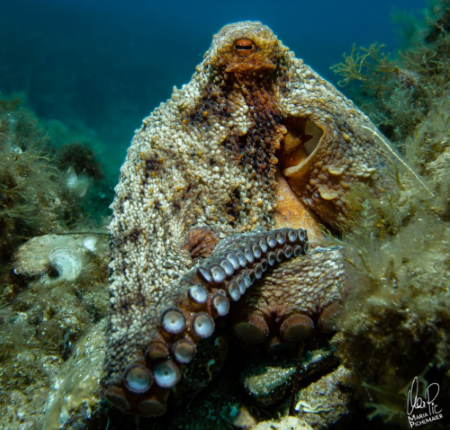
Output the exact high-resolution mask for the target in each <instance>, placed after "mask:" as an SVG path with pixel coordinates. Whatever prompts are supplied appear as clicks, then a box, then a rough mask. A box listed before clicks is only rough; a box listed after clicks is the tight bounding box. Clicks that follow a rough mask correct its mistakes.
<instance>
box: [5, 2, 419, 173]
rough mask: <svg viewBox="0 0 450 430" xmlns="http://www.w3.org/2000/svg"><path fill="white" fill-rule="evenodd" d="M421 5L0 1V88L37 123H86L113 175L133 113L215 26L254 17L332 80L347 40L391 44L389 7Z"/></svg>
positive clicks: (190, 58)
mask: <svg viewBox="0 0 450 430" xmlns="http://www.w3.org/2000/svg"><path fill="white" fill-rule="evenodd" d="M425 6H426V3H425V0H395V1H388V0H378V1H376V2H375V1H354V0H351V1H350V0H349V1H339V0H316V1H314V0H309V1H307V0H303V1H302V0H278V1H264V0H258V1H256V0H255V1H250V0H247V1H233V0H232V1H213V0H209V1H203V0H198V1H187V0H185V1H176V0H171V1H146V0H127V1H125V0H115V1H112V0H111V1H105V0H90V1H88V0H77V1H75V0H58V1H57V0H46V1H44V0H40V1H36V0H8V1H5V0H0V92H1V93H2V94H3V95H8V94H11V93H14V92H23V93H25V94H26V98H27V102H28V104H29V105H30V106H31V107H32V108H33V109H34V110H35V111H36V113H37V114H38V115H39V116H40V117H41V118H43V119H44V120H50V119H58V120H60V121H62V122H64V123H65V124H67V125H69V126H70V127H73V128H77V127H78V128H80V127H81V128H82V127H87V128H88V129H91V130H92V131H93V133H95V136H96V137H97V139H98V140H100V141H102V142H103V147H102V148H96V150H98V152H99V153H100V155H101V157H102V161H103V162H104V163H105V164H106V165H108V166H109V170H110V173H111V174H112V175H114V176H116V175H117V173H118V168H119V166H120V165H121V163H122V162H123V159H124V157H125V151H126V148H127V147H128V145H129V142H130V139H131V138H132V135H133V131H134V130H135V129H136V128H138V127H139V125H140V122H141V120H142V118H143V117H144V116H146V115H148V114H149V113H150V112H151V111H152V110H153V109H154V108H155V106H157V105H158V104H159V103H161V102H162V101H164V100H166V99H167V98H169V97H170V95H171V92H172V88H173V86H174V85H175V86H177V87H180V86H181V85H182V84H184V83H186V82H188V81H189V80H190V77H191V76H192V74H193V73H194V71H195V66H196V65H197V64H198V63H200V62H201V61H202V56H203V54H204V52H205V51H206V50H207V49H208V47H209V46H210V43H211V38H212V35H213V34H215V33H217V32H218V31H219V30H220V28H221V27H222V26H224V25H225V24H228V23H232V22H236V21H242V20H259V21H261V22H263V23H264V24H266V25H268V26H269V27H270V28H271V29H272V30H273V31H274V32H275V34H276V35H278V37H279V38H280V39H281V40H282V41H283V43H284V44H285V45H287V46H288V47H290V48H291V49H292V50H293V51H294V52H295V54H296V55H297V57H300V58H303V59H304V60H305V62H306V63H307V64H309V65H311V66H312V67H313V68H314V69H315V70H316V71H318V72H319V73H320V74H322V75H323V76H324V77H325V78H327V79H329V80H331V81H333V82H336V81H337V80H338V79H337V77H336V76H335V75H334V74H333V72H331V71H330V66H332V65H333V64H335V63H337V62H339V61H341V59H342V53H343V52H347V53H348V52H349V51H350V50H351V47H352V44H353V43H356V44H357V45H363V46H369V45H370V44H372V43H374V42H378V43H384V44H386V45H387V49H388V50H395V49H397V48H398V44H399V39H400V38H399V36H398V34H397V33H396V26H395V25H394V24H393V23H392V20H391V14H392V12H393V10H394V8H396V9H399V10H403V11H411V12H413V13H414V14H416V15H420V11H421V10H424V9H425ZM397 30H398V29H397Z"/></svg>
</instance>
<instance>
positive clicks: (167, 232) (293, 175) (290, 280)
mask: <svg viewBox="0 0 450 430" xmlns="http://www.w3.org/2000/svg"><path fill="white" fill-rule="evenodd" d="M377 133H378V132H377V131H376V129H375V127H374V126H373V125H372V124H371V123H370V121H369V120H368V118H367V117H366V116H365V115H364V114H362V113H361V112H360V111H359V110H358V109H357V108H356V107H355V106H354V105H353V103H352V102H351V101H349V100H347V99H346V98H345V97H344V96H343V95H341V94H340V93H339V92H338V91H337V90H336V89H335V88H334V87H333V86H332V85H331V84H329V83H328V82H326V81H324V80H323V79H322V78H320V76H318V75H317V74H316V73H315V72H314V71H312V70H311V69H310V68H309V67H308V66H305V65H304V64H303V62H302V61H301V60H298V59H296V58H295V57H294V54H293V53H292V52H290V51H289V50H288V48H286V47H285V46H283V45H282V44H281V42H279V41H278V39H277V38H276V37H275V36H274V35H273V33H272V32H271V31H270V29H268V28H267V27H265V26H263V25H262V24H260V23H253V22H244V23H238V24H234V25H229V26H226V27H224V28H223V29H222V30H221V31H220V33H219V34H218V35H216V36H215V37H214V41H213V44H212V46H211V48H210V50H209V51H208V52H207V53H206V54H205V57H204V61H203V62H202V63H201V64H200V65H199V66H198V67H197V72H196V73H195V74H194V76H193V77H192V80H191V82H190V83H189V84H187V85H184V86H183V88H182V89H181V90H176V89H175V90H174V93H173V95H172V98H171V99H170V100H168V101H167V102H166V103H163V104H161V106H160V107H158V108H157V109H155V111H154V112H153V113H152V114H151V115H150V116H149V117H148V118H146V119H145V120H144V122H143V125H142V127H141V128H140V129H139V130H138V131H137V132H136V135H135V138H134V140H133V142H132V145H131V147H130V148H129V150H128V156H127V160H126V162H125V164H124V165H123V166H122V169H121V180H120V183H119V185H118V186H117V187H116V198H115V200H114V202H113V204H112V209H113V213H114V215H113V219H112V222H111V224H110V231H111V235H112V241H111V253H112V261H111V263H110V268H111V282H110V291H111V300H110V302H111V316H110V321H109V329H108V350H107V359H106V363H105V378H104V380H103V388H104V395H105V397H106V398H107V399H108V400H109V401H111V403H113V404H114V405H116V406H118V407H120V408H121V409H123V410H125V411H126V412H130V413H136V414H141V415H159V414H162V413H164V412H165V410H166V400H167V398H168V395H169V393H170V390H171V389H172V388H173V387H174V386H176V383H177V382H178V379H179V378H180V376H181V372H182V366H183V365H184V362H187V361H188V359H191V358H192V354H194V355H195V350H196V347H197V345H198V342H199V340H200V338H201V337H202V336H200V335H199V333H203V334H204V332H203V331H202V330H206V331H207V329H208V327H209V326H208V324H209V325H211V321H212V324H213V325H214V321H213V319H214V318H218V317H221V313H220V312H219V311H218V309H219V308H218V307H217V306H216V308H214V306H213V305H212V301H213V297H215V296H216V295H217V294H222V297H227V301H228V302H233V301H234V298H233V294H234V293H233V294H232V293H230V291H229V288H231V287H229V284H230V283H231V282H232V281H233V279H234V278H235V277H236V276H237V274H241V272H242V271H243V270H249V271H253V274H251V273H250V274H249V276H250V277H255V273H256V272H257V271H258V272H259V271H260V268H257V267H256V266H255V265H256V264H262V263H261V262H259V261H260V260H261V259H266V260H268V259H269V257H268V255H266V251H264V249H262V250H261V254H262V255H261V256H260V257H257V256H255V255H253V258H254V259H256V261H255V262H253V263H251V262H249V261H248V262H247V263H248V264H250V266H251V267H249V268H246V269H243V268H242V267H241V268H240V269H236V270H238V272H237V274H233V275H227V278H226V279H225V280H224V281H222V280H220V282H218V284H220V285H219V286H217V285H216V284H217V282H216V280H215V281H214V282H212V281H208V279H207V278H208V276H210V277H211V276H213V275H212V273H211V271H210V270H212V268H213V266H214V265H216V266H217V263H218V262H223V258H225V257H224V255H222V254H221V253H223V252H225V251H226V252H227V253H230V252H231V253H233V252H234V251H236V250H238V249H241V248H242V246H244V245H245V244H246V243H247V244H250V245H251V246H253V245H255V243H256V242H258V243H259V241H260V240H266V241H267V239H268V235H269V233H268V232H270V231H273V230H274V229H275V228H280V227H295V228H298V227H299V225H298V222H299V221H298V220H299V219H302V222H304V223H306V225H307V226H308V227H307V228H308V232H309V231H311V232H312V233H314V234H312V236H314V240H317V239H318V238H320V237H319V236H320V234H319V233H317V231H318V230H317V229H316V227H315V226H316V225H317V223H316V217H317V216H318V217H320V218H321V219H322V220H323V221H324V222H326V223H327V224H329V225H330V226H333V227H335V228H340V226H341V225H342V223H345V220H346V218H347V217H348V215H349V214H348V208H346V206H345V202H344V201H343V196H345V193H346V192H347V190H348V189H349V187H350V186H351V185H352V184H354V183H360V182H362V183H365V184H368V185H369V186H370V187H371V188H372V189H373V190H374V192H375V193H378V192H381V191H382V189H383V187H385V186H386V181H385V180H384V177H380V173H381V170H380V167H381V166H384V165H386V164H388V162H389V158H388V156H387V155H386V154H385V153H384V152H383V150H382V146H380V139H379V138H377ZM294 206H295V209H293V208H294ZM307 207H308V208H310V210H312V211H313V213H310V211H309V209H308V208H307ZM299 214H300V215H299ZM292 231H297V230H280V231H278V233H280V234H282V235H284V236H285V240H286V241H288V235H289V234H290V235H291V236H292V237H293V234H294V233H292ZM300 231H303V230H298V232H300ZM248 232H252V233H251V234H250V235H249V236H246V235H245V234H246V233H248ZM276 233H277V232H274V234H276ZM298 234H300V233H298ZM220 240H222V241H221V242H219V244H218V245H217V247H216V244H217V242H218V241H220ZM280 240H281V239H280ZM297 240H298V242H295V243H294V242H292V249H291V250H290V249H285V247H286V246H290V245H289V243H287V242H286V243H283V244H281V243H278V244H277V245H275V247H276V249H275V251H277V252H278V251H280V252H281V251H282V254H280V255H281V257H280V258H278V259H277V260H279V261H275V262H274V266H273V267H274V268H273V269H271V268H270V267H269V268H267V269H265V270H263V271H262V274H261V276H262V275H263V274H264V275H266V276H265V277H263V279H262V280H261V281H259V282H258V284H257V290H258V291H260V294H263V295H264V294H266V295H268V296H270V297H269V300H268V301H266V300H264V301H263V302H267V304H266V305H264V304H262V305H258V303H257V302H258V300H259V299H258V297H257V294H256V293H255V294H256V296H255V295H253V293H252V295H251V296H250V299H249V301H248V303H247V302H246V303H244V304H242V305H240V306H242V315H241V317H243V318H244V321H242V320H236V321H235V322H234V326H233V329H234V331H235V333H236V335H237V336H238V337H240V338H241V340H243V341H246V342H249V343H261V342H269V343H270V342H271V341H270V339H278V338H281V341H283V342H287V343H289V342H291V343H293V342H296V341H297V340H298V339H300V338H301V337H303V336H304V335H307V334H308V333H309V332H310V331H311V330H312V329H313V327H314V326H316V325H317V324H319V326H320V325H323V326H324V327H325V326H327V323H326V321H327V319H328V318H322V319H323V320H324V321H325V323H323V322H322V323H321V320H320V319H321V314H323V313H324V314H325V316H326V315H328V314H332V313H333V312H332V311H330V310H329V309H328V307H329V306H328V305H332V304H333V303H334V302H336V301H339V299H340V288H341V287H342V282H343V272H342V261H341V256H340V253H339V251H338V250H323V249H315V250H314V252H313V253H311V254H310V255H308V256H306V257H301V256H300V257H297V258H295V255H294V248H295V247H296V246H297V247H298V246H300V247H303V248H304V246H305V244H306V239H305V238H303V239H302V238H300V237H299V238H298V239H297ZM249 241H250V242H249ZM255 241H256V242H255ZM303 248H302V250H301V254H303V253H304V249H303ZM224 250H225V251H224ZM252 252H253V251H252ZM267 252H268V251H267ZM299 252H300V251H298V249H297V252H296V253H295V254H297V255H298V254H299ZM211 253H212V254H211ZM256 253H257V254H258V252H256ZM291 254H292V256H291V257H289V256H290V255H291ZM235 256H236V254H235ZM205 258H207V259H206V260H204V259H205ZM230 258H231V260H230V261H232V260H233V258H232V257H230ZM284 259H288V260H289V261H292V263H287V262H286V263H282V261H283V260H284ZM258 262H259V263H258ZM280 262H281V264H280ZM223 264H225V263H223ZM278 264H280V265H279V267H278V268H276V267H277V266H278ZM194 265H195V266H194ZM225 265H226V264H225ZM199 267H203V268H205V270H206V271H207V272H208V273H209V275H208V273H206V275H205V272H203V275H202V274H201V273H200V272H198V268H199ZM225 269H229V267H228V266H227V267H222V269H217V267H216V269H215V270H216V272H215V273H216V278H217V279H221V276H222V273H221V270H222V271H223V270H225ZM230 273H231V272H230ZM286 274H287V275H286ZM285 275H286V276H285ZM233 277H234V278H233ZM283 277H285V280H284V281H283V280H282V279H283ZM265 278H267V280H266V279H265ZM299 279H300V280H301V282H300V285H299ZM252 282H253V280H252ZM280 282H281V283H282V284H283V286H282V288H281V290H282V291H283V293H282V295H281V297H280V298H279V300H278V296H277V294H279V293H277V291H280ZM302 283H303V286H302V285H301V284H302ZM193 285H200V286H201V287H200V288H197V289H195V290H190V288H191V287H192V286H193ZM266 286H267V292H266V290H265V288H266ZM303 287H304V289H302V288H303ZM202 288H204V289H205V291H206V292H207V297H208V298H207V299H206V302H205V303H201V304H200V305H199V306H197V307H196V305H195V304H194V302H195V300H193V299H192V297H191V298H189V294H190V293H189V291H191V293H192V294H193V295H194V296H195V297H194V298H198V297H202V294H203V293H204V290H202ZM218 290H223V293H221V292H220V291H218ZM250 290H252V287H250ZM225 291H226V293H225ZM272 291H273V292H274V295H273V297H271V294H272V293H271V292H272ZM224 294H225V295H224ZM246 296H247V295H244V298H245V297H246ZM303 301H304V304H302V303H303ZM260 302H261V300H260ZM278 302H286V307H285V308H283V309H281V308H280V306H278V304H277V303H278ZM221 303H222V304H221V305H220V306H221V307H220V309H222V310H223V308H224V307H225V308H226V304H223V301H222V302H221ZM239 303H240V302H239ZM299 304H300V305H299ZM168 312H169V313H168ZM170 312H171V313H170ZM227 312H228V311H227ZM199 313H201V314H202V318H203V320H202V324H200V325H198V324H197V325H196V323H195V321H194V317H195V316H196V315H198V314H199ZM166 314H167V315H168V316H167V319H166V320H164V318H166V317H165V315H166ZM223 315H225V312H224V313H223ZM239 317H240V316H239V315H238V317H237V318H238V319H239ZM290 317H292V318H291V319H289V318H290ZM233 318H235V315H234V316H233ZM270 319H271V321H272V322H270V321H269V320H270ZM163 321H165V324H166V329H164V327H163V326H164V324H163ZM197 322H198V320H197ZM264 324H266V325H264ZM328 325H329V324H328ZM172 329H173V330H174V331H175V333H171V332H170V330H172ZM182 339H185V341H184V343H183V344H182V346H180V343H177V342H178V341H180V340H182ZM277 342H278V341H277ZM269 347H270V345H269ZM177 353H178V357H179V358H180V357H181V358H180V359H177ZM186 357H187V358H186ZM186 360H187V361H186ZM183 361H184V362H183ZM160 364H164V365H163V366H162V367H160V368H159V367H158V366H159V365H160Z"/></svg>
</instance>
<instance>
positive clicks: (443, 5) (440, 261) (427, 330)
mask: <svg viewBox="0 0 450 430" xmlns="http://www.w3.org/2000/svg"><path fill="white" fill-rule="evenodd" d="M449 30H450V2H448V1H440V2H434V3H432V4H431V5H430V10H429V13H428V18H427V24H426V25H424V24H422V25H421V27H420V31H419V30H417V31H416V32H414V33H413V34H411V37H413V41H414V42H413V43H411V44H410V45H411V46H410V48H409V49H408V50H406V51H404V52H401V53H400V54H399V55H398V58H397V59H395V60H392V59H391V56H390V55H389V54H383V53H382V51H381V48H382V47H380V46H376V45H373V46H371V47H370V48H368V49H365V48H360V49H359V50H358V49H356V48H354V49H353V51H352V53H351V54H350V55H346V56H345V60H344V62H343V63H340V64H338V65H337V66H335V67H334V69H335V71H336V72H338V73H339V74H340V75H341V77H343V80H342V81H341V85H343V86H344V91H346V92H348V94H350V95H352V96H354V97H355V101H356V102H357V103H359V104H360V105H361V106H364V109H366V111H367V112H368V114H369V115H370V116H371V117H372V119H373V120H374V121H375V122H378V124H379V126H380V128H381V129H382V130H383V131H384V132H385V133H386V135H388V136H389V137H391V138H392V139H393V140H394V141H395V143H396V146H397V149H398V150H399V151H400V152H401V153H402V156H403V157H404V158H405V159H406V160H407V161H408V163H409V164H410V165H411V166H412V168H413V169H414V170H415V171H416V172H418V173H420V175H421V177H422V179H423V183H419V182H418V181H413V182H405V181H404V180H402V179H400V176H397V180H398V183H399V187H398V188H397V189H396V190H395V191H394V192H390V193H387V194H386V196H385V198H383V199H378V200H375V199H372V198H371V197H370V196H364V191H363V190H361V189H360V190H357V191H355V193H354V194H353V196H349V199H350V200H352V199H353V201H354V204H357V205H360V207H361V208H362V209H363V211H362V215H361V216H360V217H356V218H355V220H354V224H353V226H351V227H350V228H349V229H348V232H347V233H345V234H344V235H343V238H342V241H339V243H340V244H341V245H342V246H344V249H345V255H346V257H345V258H346V261H347V269H346V272H347V274H348V276H349V283H350V284H351V285H352V287H351V288H352V291H351V292H350V294H349V296H348V298H347V300H346V303H345V310H344V312H343V314H342V315H341V319H340V324H339V325H340V329H341V332H340V333H339V335H338V336H337V337H336V338H335V340H334V343H335V345H336V346H337V347H338V354H339V356H340V357H341V359H342V361H343V363H344V365H345V366H346V367H347V368H348V369H351V370H352V373H353V376H352V378H353V384H354V386H355V387H356V388H357V391H358V395H359V399H360V400H361V401H362V402H363V403H365V404H366V406H367V407H368V408H370V409H371V410H372V411H371V413H370V415H369V416H370V418H374V417H381V418H382V419H383V420H384V421H385V422H389V423H395V424H397V425H399V426H401V427H404V428H407V427H409V424H408V420H407V416H406V404H407V398H408V390H410V388H411V384H412V381H413V380H414V378H415V377H416V376H417V377H418V378H419V380H420V384H421V385H420V387H421V388H420V395H422V392H423V390H424V389H425V388H426V386H427V385H428V384H430V383H433V382H436V383H438V384H439V385H440V387H441V391H440V394H439V397H438V399H437V401H436V402H437V404H439V405H440V406H442V405H448V404H449V401H450V391H449V387H450V373H449V372H450V348H449V344H448V339H449V337H450V225H449V221H450V217H449V215H450V212H449V211H450V193H449V191H450V175H449V172H450V103H449V100H450V85H449V78H450V61H449V55H450V33H449ZM357 94H359V95H358V96H357V97H356V95H357ZM394 174H395V173H394ZM425 184H426V185H425ZM441 409H442V408H441ZM443 412H444V416H445V408H443ZM447 413H448V412H447ZM447 419H448V418H447ZM444 421H445V420H440V421H439V420H438V421H435V422H433V423H432V424H431V426H432V427H430V428H433V429H434V428H444V427H443V426H444V425H445V423H444Z"/></svg>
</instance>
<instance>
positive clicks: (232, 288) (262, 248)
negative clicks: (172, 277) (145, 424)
mask: <svg viewBox="0 0 450 430" xmlns="http://www.w3.org/2000/svg"><path fill="white" fill-rule="evenodd" d="M307 249H308V237H307V233H306V230H304V229H301V228H300V229H298V230H295V229H290V228H282V229H278V230H273V231H270V232H265V231H255V232H253V233H250V234H237V235H230V236H228V237H227V238H225V239H223V240H222V241H221V242H220V243H219V244H218V246H217V247H216V248H215V249H214V251H213V252H212V254H211V255H210V256H209V258H208V259H206V260H200V261H199V262H198V264H197V265H196V266H195V267H194V268H193V269H191V270H190V271H189V272H187V273H186V274H185V275H184V276H183V277H182V278H181V279H180V281H179V283H178V288H177V291H178V293H177V295H176V297H174V299H173V300H172V303H171V304H170V306H168V307H167V308H166V309H164V311H163V312H162V313H161V315H160V318H159V325H158V327H157V329H156V331H155V333H154V334H153V337H152V339H151V340H150V342H149V343H148V345H147V348H146V351H141V353H142V354H141V356H140V357H138V358H136V359H135V360H133V361H131V362H130V363H129V364H128V366H127V367H126V369H125V371H124V372H123V374H122V375H121V376H120V377H119V378H117V380H115V381H114V382H113V383H112V384H110V386H108V387H105V388H106V389H105V391H104V396H105V397H106V398H107V399H108V400H109V401H110V402H111V403H112V404H114V405H115V406H117V407H119V408H120V409H122V410H124V411H125V412H128V413H133V414H139V415H146V416H155V415H160V414H162V413H164V412H165V411H166V403H167V398H168V395H169V393H170V390H171V389H172V388H174V387H175V386H176V385H177V384H178V382H179V381H180V379H181V377H182V368H183V366H184V365H186V364H188V363H189V362H190V361H192V359H193V358H194V356H195V355H196V352H197V348H198V345H199V342H200V341H201V340H202V339H205V338H207V337H209V336H211V335H212V333H213V332H214V329H215V319H217V318H220V317H224V316H226V315H227V314H228V312H229V310H230V303H231V302H237V301H239V300H240V298H241V297H242V296H244V295H245V294H246V292H247V290H248V289H249V288H250V287H251V286H252V285H253V284H254V282H255V281H257V280H260V279H261V278H263V276H264V274H265V273H266V272H268V271H269V269H271V267H272V266H275V267H276V266H278V265H279V264H280V263H282V262H283V261H287V260H289V259H292V258H296V257H299V256H301V255H305V254H306V251H307ZM269 273H270V272H269ZM285 331H286V332H289V327H287V328H286V330H285ZM294 331H295V330H294ZM291 332H292V329H291ZM287 336H289V335H287ZM290 336H291V337H292V336H293V335H292V334H291V335H290Z"/></svg>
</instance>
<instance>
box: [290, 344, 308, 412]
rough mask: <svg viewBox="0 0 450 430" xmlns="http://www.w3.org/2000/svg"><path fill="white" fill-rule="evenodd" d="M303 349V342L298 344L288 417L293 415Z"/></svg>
mask: <svg viewBox="0 0 450 430" xmlns="http://www.w3.org/2000/svg"><path fill="white" fill-rule="evenodd" d="M304 347H305V344H304V343H303V342H300V345H299V346H298V354H297V367H296V368H295V374H294V382H293V384H292V389H291V400H290V402H289V415H290V416H294V415H295V396H296V395H297V391H298V382H299V378H300V367H301V365H302V356H303V349H304Z"/></svg>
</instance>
